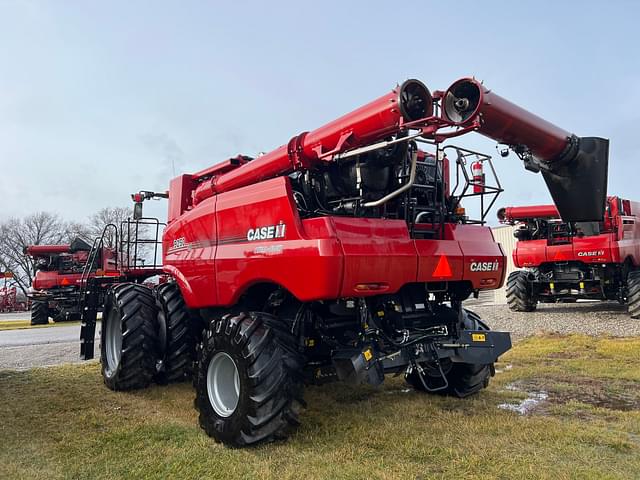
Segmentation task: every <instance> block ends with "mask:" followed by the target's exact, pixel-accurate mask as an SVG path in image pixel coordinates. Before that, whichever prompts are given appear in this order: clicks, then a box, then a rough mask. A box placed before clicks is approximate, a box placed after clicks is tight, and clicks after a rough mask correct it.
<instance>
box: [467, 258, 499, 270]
mask: <svg viewBox="0 0 640 480" xmlns="http://www.w3.org/2000/svg"><path fill="white" fill-rule="evenodd" d="M498 268H499V265H498V261H497V260H494V261H493V262H471V266H470V267H469V270H471V271H472V272H497V271H498Z"/></svg>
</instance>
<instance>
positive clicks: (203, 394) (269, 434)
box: [194, 312, 304, 447]
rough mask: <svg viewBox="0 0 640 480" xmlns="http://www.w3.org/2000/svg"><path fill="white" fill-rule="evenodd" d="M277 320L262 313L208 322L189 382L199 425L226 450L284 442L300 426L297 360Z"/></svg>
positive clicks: (300, 382) (300, 365) (300, 381)
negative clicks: (269, 442) (193, 394)
mask: <svg viewBox="0 0 640 480" xmlns="http://www.w3.org/2000/svg"><path fill="white" fill-rule="evenodd" d="M279 322H280V320H278V318H276V317H274V316H272V315H269V314H266V313H261V312H246V313H239V314H233V315H232V314H228V315H225V316H223V317H222V318H221V319H216V320H212V321H211V323H210V327H209V329H208V330H207V331H205V333H204V335H203V339H202V343H201V345H200V347H199V348H198V370H197V376H196V378H195V379H194V385H195V387H196V402H195V403H196V408H197V409H198V411H199V414H200V426H201V427H202V429H203V430H204V431H205V432H206V433H207V435H209V436H211V437H213V438H214V439H215V440H216V441H218V442H222V443H224V444H225V445H227V446H230V447H242V446H247V445H252V444H256V443H258V442H265V441H271V440H276V439H283V438H286V437H287V436H288V434H289V433H290V432H291V431H292V430H293V429H294V428H295V427H297V426H298V425H299V421H298V413H299V411H300V410H301V407H302V406H303V405H304V401H303V399H302V391H303V378H302V368H303V360H302V357H301V356H300V355H299V354H298V353H297V350H296V342H295V340H294V337H293V336H292V335H291V334H290V333H289V332H288V330H287V329H286V328H282V327H283V325H281V324H280V323H279Z"/></svg>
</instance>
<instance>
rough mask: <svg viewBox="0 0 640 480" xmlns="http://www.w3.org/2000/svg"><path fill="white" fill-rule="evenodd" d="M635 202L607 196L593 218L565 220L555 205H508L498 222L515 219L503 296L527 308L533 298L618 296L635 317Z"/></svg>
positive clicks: (638, 283)
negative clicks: (509, 270) (513, 245)
mask: <svg viewBox="0 0 640 480" xmlns="http://www.w3.org/2000/svg"><path fill="white" fill-rule="evenodd" d="M638 215H640V203H637V202H632V201H630V200H625V199H622V198H620V197H613V196H611V197H608V198H607V200H606V208H605V211H604V215H603V217H602V218H601V219H600V220H599V221H596V222H568V221H564V220H562V219H561V217H560V213H559V212H558V210H557V209H556V207H555V206H554V205H539V206H529V207H508V208H502V209H500V210H499V212H498V218H499V219H500V221H501V222H503V223H506V224H509V225H516V230H515V232H514V235H515V236H516V238H517V239H518V242H517V244H516V249H515V250H514V251H513V261H514V263H515V265H516V266H517V267H519V268H523V269H524V270H519V271H516V272H512V273H511V274H510V275H509V279H508V280H507V302H508V304H509V308H511V310H514V311H521V312H530V311H533V310H535V308H536V304H537V303H538V302H543V303H553V302H567V301H568V302H575V301H576V300H578V299H592V300H617V301H619V302H620V303H623V304H624V303H627V304H628V306H629V314H630V315H631V317H633V318H639V317H640V224H639V223H638V222H639V221H640V219H639V218H638Z"/></svg>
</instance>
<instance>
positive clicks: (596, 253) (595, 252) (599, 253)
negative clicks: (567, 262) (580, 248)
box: [578, 250, 604, 257]
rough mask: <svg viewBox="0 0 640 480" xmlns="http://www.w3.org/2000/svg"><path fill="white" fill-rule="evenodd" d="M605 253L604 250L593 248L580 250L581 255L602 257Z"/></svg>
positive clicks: (579, 254)
mask: <svg viewBox="0 0 640 480" xmlns="http://www.w3.org/2000/svg"><path fill="white" fill-rule="evenodd" d="M602 255H604V250H592V251H590V252H578V256H579V257H600V256H602Z"/></svg>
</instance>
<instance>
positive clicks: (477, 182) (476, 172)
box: [471, 160, 484, 193]
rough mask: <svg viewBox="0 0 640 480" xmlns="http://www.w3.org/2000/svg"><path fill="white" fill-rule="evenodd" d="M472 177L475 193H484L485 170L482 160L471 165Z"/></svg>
mask: <svg viewBox="0 0 640 480" xmlns="http://www.w3.org/2000/svg"><path fill="white" fill-rule="evenodd" d="M471 176H472V177H473V193H484V170H483V168H482V162H481V161H480V160H478V161H476V162H473V163H472V164H471Z"/></svg>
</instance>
